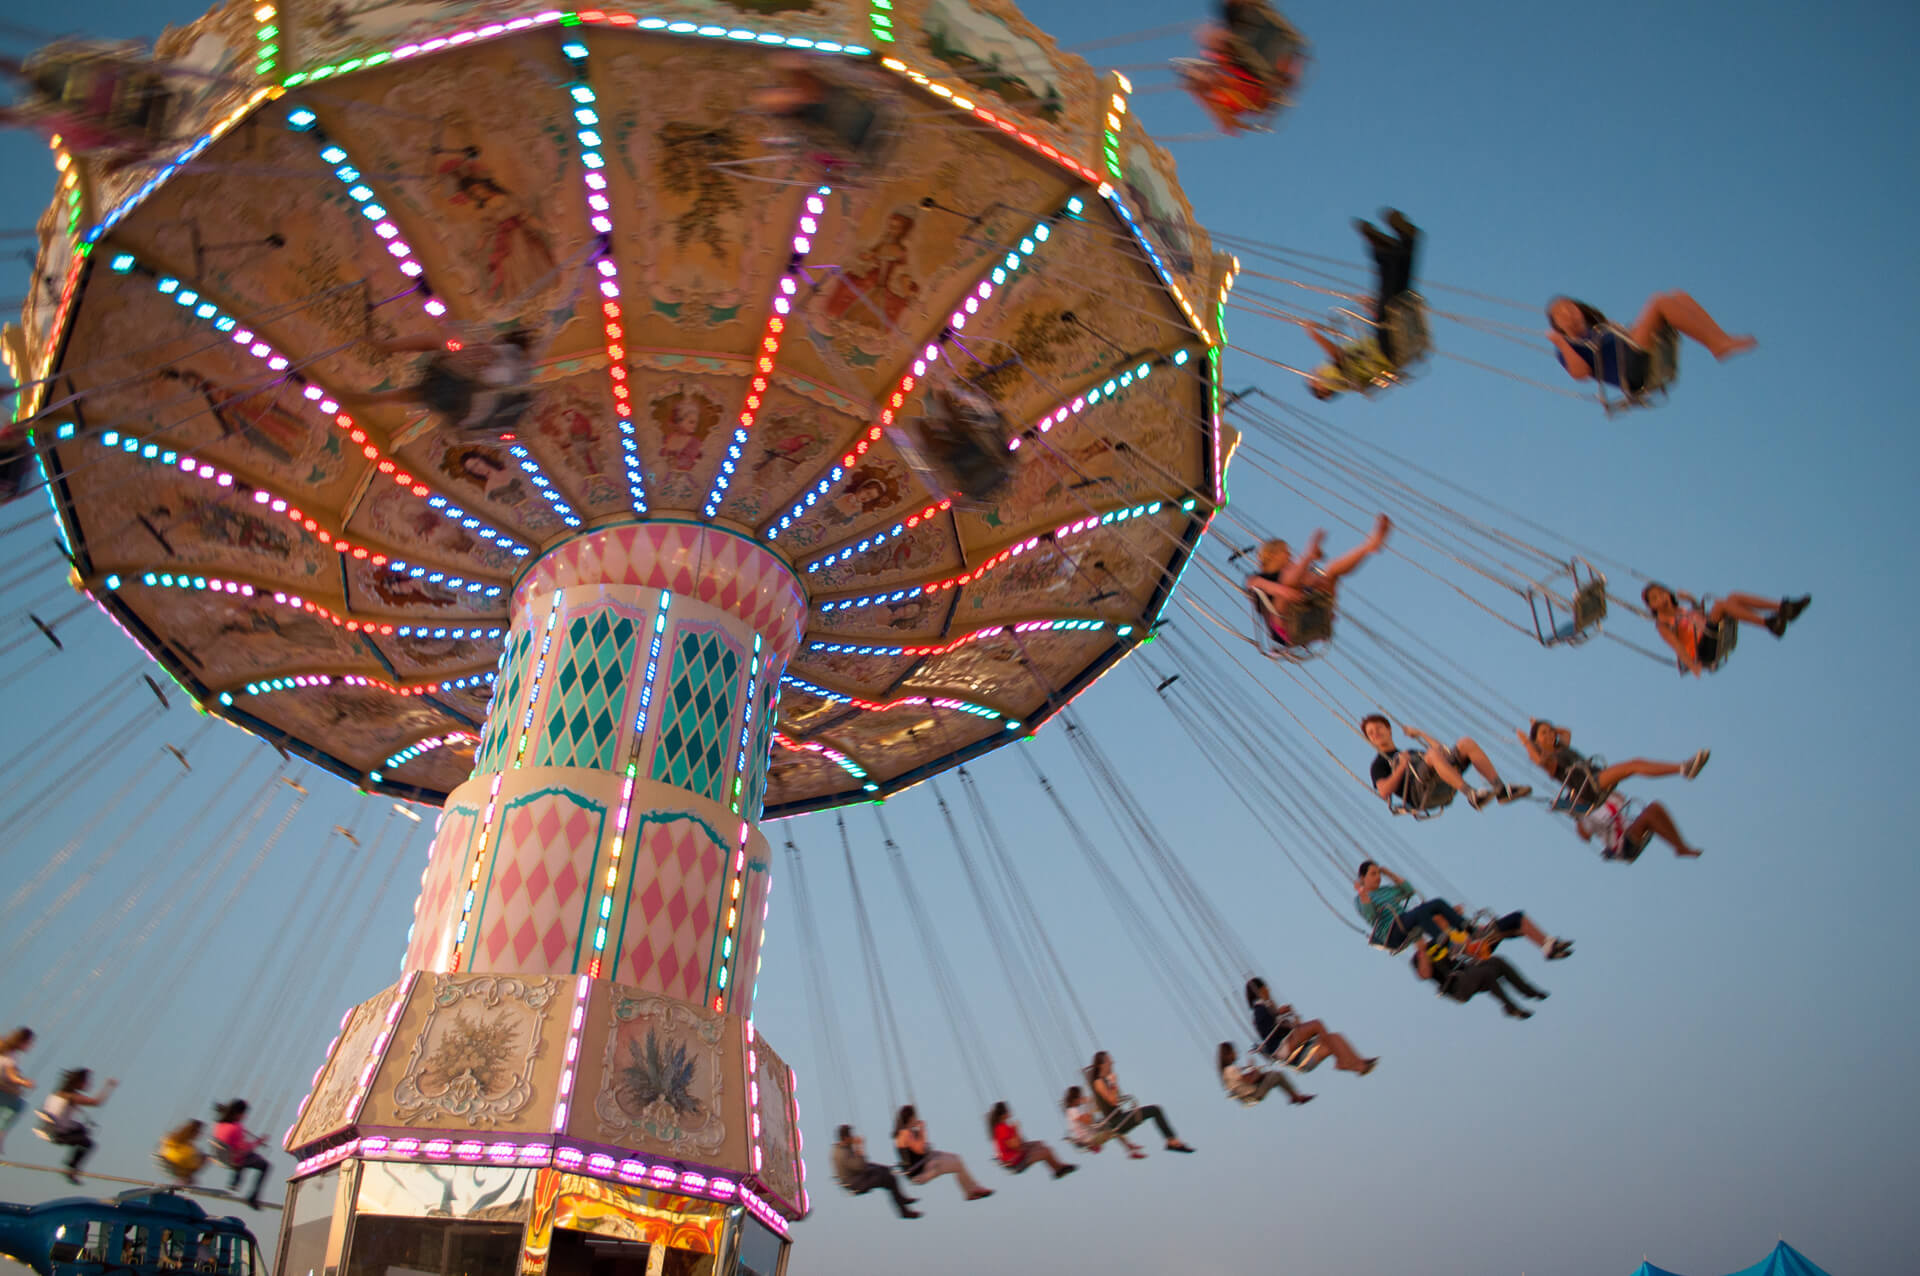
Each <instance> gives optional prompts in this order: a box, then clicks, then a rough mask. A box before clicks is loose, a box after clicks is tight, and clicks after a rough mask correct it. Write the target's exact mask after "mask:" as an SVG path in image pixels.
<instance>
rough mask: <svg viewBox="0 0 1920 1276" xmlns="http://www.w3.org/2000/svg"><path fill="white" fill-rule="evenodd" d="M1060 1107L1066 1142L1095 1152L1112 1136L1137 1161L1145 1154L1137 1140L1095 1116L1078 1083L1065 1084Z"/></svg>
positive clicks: (1083, 1149)
mask: <svg viewBox="0 0 1920 1276" xmlns="http://www.w3.org/2000/svg"><path fill="white" fill-rule="evenodd" d="M1060 1110H1061V1111H1063V1112H1065V1113H1066V1114H1067V1142H1069V1143H1071V1144H1073V1145H1074V1146H1075V1147H1077V1148H1079V1149H1081V1150H1082V1151H1084V1152H1098V1151H1099V1150H1100V1145H1101V1144H1102V1143H1103V1142H1105V1141H1106V1140H1107V1139H1114V1140H1117V1141H1118V1142H1119V1144H1120V1146H1121V1147H1123V1148H1125V1149H1126V1150H1127V1156H1128V1157H1130V1158H1131V1159H1133V1160H1135V1161H1138V1160H1140V1159H1141V1158H1142V1157H1144V1156H1146V1153H1145V1152H1143V1151H1141V1150H1140V1145H1139V1144H1138V1143H1135V1142H1134V1141H1133V1140H1132V1139H1129V1138H1128V1137H1127V1136H1126V1135H1124V1134H1120V1133H1116V1132H1115V1131H1113V1130H1112V1129H1111V1128H1109V1127H1108V1125H1107V1124H1106V1123H1105V1122H1103V1121H1102V1120H1101V1119H1100V1118H1099V1117H1098V1116H1095V1115H1094V1111H1093V1101H1092V1100H1091V1099H1089V1098H1088V1097H1087V1092H1086V1091H1085V1090H1082V1089H1081V1088H1080V1087H1079V1086H1077V1085H1070V1086H1068V1087H1067V1093H1066V1095H1065V1096H1064V1097H1063V1098H1062V1099H1061V1100H1060Z"/></svg>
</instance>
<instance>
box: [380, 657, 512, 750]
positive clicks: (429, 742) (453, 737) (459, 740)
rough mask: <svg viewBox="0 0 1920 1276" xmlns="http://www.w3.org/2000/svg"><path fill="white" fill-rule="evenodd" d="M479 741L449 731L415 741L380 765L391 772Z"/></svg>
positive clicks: (472, 736)
mask: <svg viewBox="0 0 1920 1276" xmlns="http://www.w3.org/2000/svg"><path fill="white" fill-rule="evenodd" d="M487 681H488V682H492V681H493V678H492V677H491V676H489V677H488V678H487ZM479 739H480V737H479V736H477V735H475V734H474V733H473V732H471V731H450V732H448V733H447V734H446V735H437V736H432V737H430V738H428V739H425V740H419V741H416V742H414V743H413V744H410V745H408V746H407V747H406V748H404V749H402V750H400V752H398V753H396V754H394V755H392V756H391V757H389V758H388V759H387V760H386V761H385V762H383V763H382V764H381V765H382V766H383V767H385V768H386V769H387V770H389V771H391V770H393V769H394V768H395V767H403V766H405V765H406V764H407V763H409V762H411V761H413V760H414V759H415V758H420V757H425V756H426V755H427V754H429V753H432V752H433V751H434V750H435V749H445V748H449V747H451V746H453V745H456V744H474V743H477V742H478V741H479Z"/></svg>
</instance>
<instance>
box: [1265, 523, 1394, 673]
mask: <svg viewBox="0 0 1920 1276" xmlns="http://www.w3.org/2000/svg"><path fill="white" fill-rule="evenodd" d="M1392 530H1393V522H1392V520H1391V519H1389V518H1388V517H1387V516H1386V515H1385V514H1382V515H1381V516H1380V517H1379V519H1377V520H1376V521H1375V522H1374V525H1373V534H1372V535H1370V536H1368V537H1367V539H1366V540H1364V541H1362V542H1360V544H1358V545H1356V546H1354V547H1353V548H1352V549H1350V550H1348V551H1347V552H1346V553H1344V554H1342V555H1341V556H1340V557H1338V558H1336V559H1334V560H1333V561H1332V562H1331V563H1328V564H1327V565H1326V566H1325V567H1324V568H1323V567H1321V566H1320V560H1321V559H1322V558H1324V557H1326V540H1327V533H1326V529H1325V528H1319V529H1316V530H1315V531H1314V533H1313V538H1312V539H1311V540H1309V541H1308V542H1307V548H1306V552H1305V553H1303V554H1301V555H1299V556H1298V557H1295V556H1294V553H1293V549H1292V547H1291V546H1289V545H1288V544H1287V542H1285V541H1283V540H1270V541H1268V542H1266V543H1265V544H1263V545H1262V546H1261V547H1260V560H1259V562H1260V570H1259V571H1257V572H1255V573H1253V574H1252V575H1250V576H1248V577H1247V583H1246V588H1247V593H1248V595H1249V596H1251V597H1252V598H1253V600H1254V604H1255V610H1256V611H1257V612H1258V614H1259V615H1260V618H1261V622H1262V623H1263V624H1265V625H1266V627H1267V632H1268V633H1269V634H1270V635H1271V636H1272V637H1273V639H1274V641H1275V642H1278V643H1279V644H1280V645H1281V646H1282V647H1293V646H1304V645H1305V644H1306V643H1308V642H1311V641H1313V640H1314V637H1315V636H1316V635H1315V634H1314V633H1313V630H1312V621H1311V620H1310V618H1309V617H1308V615H1307V613H1308V612H1310V611H1311V612H1318V611H1320V610H1322V609H1324V611H1325V613H1326V615H1325V622H1326V627H1327V629H1328V631H1329V632H1331V627H1332V623H1333V610H1334V606H1335V604H1336V603H1337V602H1338V599H1339V591H1340V581H1341V579H1342V578H1343V577H1345V576H1347V575H1348V574H1349V573H1351V572H1352V571H1353V570H1354V569H1355V568H1356V567H1358V566H1360V564H1361V563H1364V562H1366V561H1367V559H1369V558H1371V557H1372V556H1373V555H1375V554H1377V553H1379V552H1380V551H1381V549H1382V548H1384V547H1385V545H1386V543H1387V533H1389V532H1391V531H1392ZM1303 622H1305V623H1303ZM1318 636H1324V635H1318Z"/></svg>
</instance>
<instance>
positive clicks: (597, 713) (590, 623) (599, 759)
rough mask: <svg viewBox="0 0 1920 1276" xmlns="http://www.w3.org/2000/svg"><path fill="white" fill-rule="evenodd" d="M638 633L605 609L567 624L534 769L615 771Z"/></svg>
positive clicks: (626, 620) (630, 622)
mask: <svg viewBox="0 0 1920 1276" xmlns="http://www.w3.org/2000/svg"><path fill="white" fill-rule="evenodd" d="M638 632H639V626H638V625H637V624H635V622H634V621H633V620H631V619H630V618H628V617H626V616H622V615H620V614H619V613H618V612H615V611H613V610H611V609H609V608H604V607H603V608H601V609H600V610H599V611H596V612H593V613H592V614H590V615H586V616H576V617H574V619H573V620H572V621H571V622H569V623H568V625H567V646H566V651H565V653H564V654H563V655H562V657H561V661H560V671H559V673H558V674H557V675H555V677H554V680H553V698H552V699H551V700H550V701H549V702H548V703H547V717H546V725H545V726H543V727H542V728H541V730H540V741H539V744H538V745H537V746H536V747H535V748H534V751H533V765H534V766H577V767H591V768H593V769H595V770H599V771H611V770H613V753H614V746H615V744H616V743H617V742H618V740H619V736H620V714H621V712H622V710H623V708H624V706H625V704H626V688H627V676H628V671H629V670H631V669H632V668H633V649H634V644H635V640H636V635H637V634H638Z"/></svg>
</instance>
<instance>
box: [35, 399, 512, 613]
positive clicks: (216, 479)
mask: <svg viewBox="0 0 1920 1276" xmlns="http://www.w3.org/2000/svg"><path fill="white" fill-rule="evenodd" d="M309 388H312V387H309ZM71 432H72V427H71V426H62V427H61V433H60V437H61V438H67V437H69V436H70V435H71ZM99 442H100V445H101V446H102V447H108V448H114V449H116V450H118V451H121V452H124V453H126V454H127V455H128V456H134V457H139V458H140V459H142V460H146V461H152V462H154V463H155V464H157V465H162V466H169V467H177V468H178V469H179V471H180V472H181V473H182V474H187V475H191V476H192V477H194V478H198V479H203V480H205V481H207V482H209V483H212V484H213V485H214V486H216V487H224V488H232V489H235V490H237V491H240V492H242V493H246V492H251V493H252V496H253V503H254V504H255V505H259V506H263V507H265V508H266V509H269V510H271V511H272V512H273V513H275V514H284V515H286V517H287V521H288V522H291V523H294V524H296V525H298V526H299V527H301V528H304V529H305V530H306V531H307V532H308V533H309V534H311V535H312V536H313V537H314V538H315V539H317V540H318V541H319V542H320V543H321V544H322V545H325V546H326V547H327V548H329V549H331V550H333V551H334V552H335V553H339V554H345V555H348V556H350V557H352V558H358V559H362V560H364V561H366V562H369V563H371V564H373V565H374V566H375V567H384V568H386V569H387V570H388V571H391V572H397V573H401V574H405V575H411V576H416V577H429V578H430V579H431V580H432V583H434V584H444V585H445V586H446V587H447V588H449V589H454V590H465V591H466V592H467V593H470V594H479V595H482V596H483V597H487V598H498V597H499V596H500V595H501V594H502V593H503V592H505V591H504V587H503V586H499V585H489V584H487V583H486V582H485V581H478V580H468V579H467V578H466V577H464V576H458V575H454V574H452V573H450V572H440V571H435V570H433V569H431V568H427V567H410V566H409V564H407V563H404V562H400V561H398V560H394V559H389V558H388V557H387V555H386V554H384V553H382V552H380V551H378V550H375V549H372V548H370V547H368V546H366V545H357V544H354V543H353V542H352V541H349V540H348V539H347V538H346V537H345V536H344V535H337V534H335V533H334V532H332V531H330V530H329V529H328V528H327V526H326V525H325V524H323V523H321V522H320V521H319V520H318V519H316V518H314V517H312V516H311V515H309V514H306V513H304V512H303V511H302V510H301V509H300V507H299V506H297V505H293V504H291V503H289V502H288V500H287V498H286V497H284V496H281V495H279V494H277V493H275V492H273V491H272V490H270V489H268V488H264V487H257V486H255V485H253V484H252V483H251V482H250V481H247V480H243V479H240V478H237V477H236V476H235V475H233V474H232V473H230V472H229V471H227V470H224V469H221V468H220V467H219V466H217V465H214V464H213V463H212V462H210V461H203V460H200V459H198V458H196V457H193V456H182V455H181V454H180V453H179V452H177V451H175V450H174V449H172V448H169V447H163V446H162V445H160V444H158V443H155V442H152V441H151V440H144V439H141V438H140V437H139V436H137V435H133V434H126V433H122V432H121V431H118V430H108V431H106V432H105V433H103V434H101V435H100V436H99Z"/></svg>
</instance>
